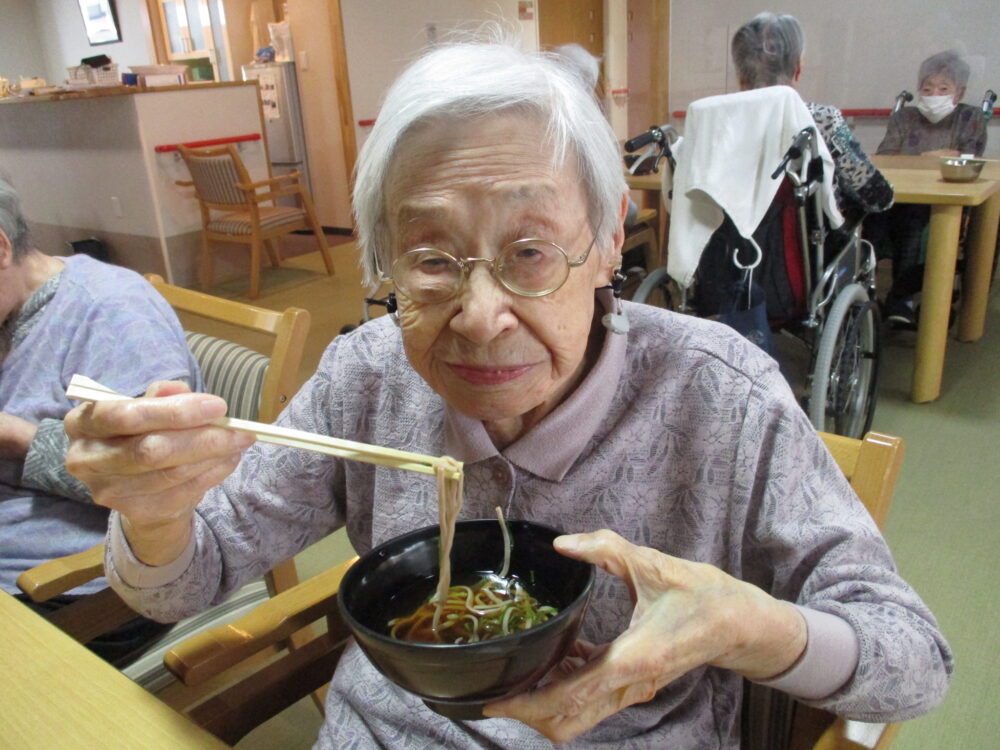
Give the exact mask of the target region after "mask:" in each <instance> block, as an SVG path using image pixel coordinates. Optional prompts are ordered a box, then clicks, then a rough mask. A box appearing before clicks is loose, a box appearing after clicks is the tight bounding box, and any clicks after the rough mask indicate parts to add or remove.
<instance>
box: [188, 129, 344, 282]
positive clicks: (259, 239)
mask: <svg viewBox="0 0 1000 750" xmlns="http://www.w3.org/2000/svg"><path fill="white" fill-rule="evenodd" d="M177 149H178V151H179V152H180V154H181V156H182V157H183V159H184V162H185V164H187V168H188V171H189V172H190V173H191V181H190V182H187V181H178V182H177V184H178V185H182V186H185V187H189V186H192V185H193V186H194V192H195V196H196V197H197V198H198V202H199V204H200V206H201V255H200V257H199V261H198V281H199V283H200V284H201V287H202V289H208V288H210V287H211V285H212V256H211V242H213V241H215V242H235V243H240V244H244V245H249V246H250V290H249V292H248V296H249V297H250V299H256V298H257V295H258V294H259V293H260V266H261V251H262V250H264V249H266V251H267V254H268V257H269V258H270V260H271V264H272V265H273V266H275V267H277V266H278V265H279V263H280V259H281V253H280V248H278V246H277V244H276V242H275V241H276V238H278V237H280V236H282V235H286V234H288V233H290V232H293V231H295V230H298V229H309V230H311V231H312V233H313V235H314V236H315V237H316V245H317V248H318V249H319V251H320V254H321V255H322V256H323V263H324V264H325V265H326V272H327V273H328V274H330V275H333V260H332V258H331V257H330V250H329V247H328V246H327V244H326V236H325V235H324V234H323V228H322V227H321V226H320V223H319V219H317V218H316V210H315V209H314V208H313V202H312V198H311V197H310V196H309V191H308V190H307V189H306V187H305V185H304V184H302V181H301V175H300V174H299V173H298V172H292V173H291V174H287V175H281V176H279V177H272V178H270V179H267V180H261V181H260V182H251V180H250V175H249V173H248V172H247V169H246V166H244V164H243V160H242V159H241V158H240V155H239V152H238V151H237V150H236V147H235V146H233V145H232V144H226V145H224V146H219V147H213V148H200V149H192V148H188V147H186V146H183V145H179V146H178V147H177ZM283 196H297V198H298V200H299V202H300V204H301V205H300V206H299V207H294V206H281V205H278V202H277V201H278V198H281V197H283ZM265 203H273V205H264V204H265ZM213 212H215V213H213Z"/></svg>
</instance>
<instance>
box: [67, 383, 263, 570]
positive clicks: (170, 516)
mask: <svg viewBox="0 0 1000 750" xmlns="http://www.w3.org/2000/svg"><path fill="white" fill-rule="evenodd" d="M225 413H226V403H225V401H223V400H222V399H221V398H219V397H218V396H212V395H210V394H206V393H191V392H190V391H189V389H188V387H187V385H185V384H184V383H179V382H158V383H153V384H152V385H151V386H150V387H149V390H147V391H146V395H145V396H143V397H142V398H138V399H133V400H131V401H105V402H101V403H87V404H82V405H80V406H78V407H76V408H74V409H73V410H72V411H70V412H69V413H68V414H67V415H66V418H65V420H64V424H65V427H66V433H67V435H69V438H70V447H69V452H68V453H67V455H66V468H67V469H68V470H69V472H70V473H71V474H73V475H74V476H75V477H77V478H78V479H79V480H81V481H82V482H84V483H85V484H86V485H87V486H88V487H89V488H90V490H91V493H92V495H93V498H94V502H96V503H98V504H99V505H103V506H106V507H108V508H111V509H113V510H117V511H119V512H120V513H121V514H122V529H123V530H124V532H125V536H126V538H127V539H128V542H129V545H130V546H131V548H132V552H133V553H134V554H135V555H136V557H138V558H139V560H141V561H142V562H143V563H145V564H147V565H166V564H167V563H169V562H172V561H173V560H175V559H176V558H177V557H178V556H179V555H180V554H181V552H183V551H184V548H185V547H186V546H187V544H188V541H189V539H190V536H191V519H192V516H193V515H194V509H195V506H197V505H198V503H199V502H200V501H201V498H202V496H203V495H204V494H205V492H206V491H208V489H209V488H211V487H214V486H215V485H217V484H219V483H220V482H221V481H222V480H223V479H225V478H226V477H227V476H229V474H231V473H232V471H233V469H235V468H236V466H237V464H239V462H240V454H241V453H242V451H244V450H245V449H246V448H248V447H249V446H250V445H251V444H252V443H253V441H254V438H253V436H252V435H249V434H246V433H241V432H235V431H233V430H227V429H224V428H222V427H217V426H213V425H211V424H210V423H211V421H212V420H214V419H217V418H218V417H222V416H225Z"/></svg>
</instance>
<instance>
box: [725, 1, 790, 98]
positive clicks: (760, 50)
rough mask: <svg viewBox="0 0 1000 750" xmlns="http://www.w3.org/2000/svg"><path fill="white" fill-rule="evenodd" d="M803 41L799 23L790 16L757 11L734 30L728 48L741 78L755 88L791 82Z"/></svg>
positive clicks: (745, 83)
mask: <svg viewBox="0 0 1000 750" xmlns="http://www.w3.org/2000/svg"><path fill="white" fill-rule="evenodd" d="M805 44H806V41H805V34H804V33H803V32H802V26H801V24H799V22H798V20H797V19H796V18H795V17H794V16H790V15H788V14H787V13H781V14H779V13H759V14H757V15H756V16H754V17H753V18H752V19H750V20H749V21H747V22H746V23H745V24H743V25H742V26H740V28H738V29H737V30H736V33H735V34H733V41H732V43H731V44H730V49H731V50H732V54H733V64H734V65H735V66H736V72H737V73H738V74H739V76H740V79H741V82H742V83H743V84H744V85H745V86H746V87H747V88H751V89H759V88H763V87H765V86H777V85H779V84H784V85H786V86H787V85H791V83H792V79H793V78H794V77H795V66H796V65H797V64H798V62H799V58H800V57H802V52H803V50H804V49H805Z"/></svg>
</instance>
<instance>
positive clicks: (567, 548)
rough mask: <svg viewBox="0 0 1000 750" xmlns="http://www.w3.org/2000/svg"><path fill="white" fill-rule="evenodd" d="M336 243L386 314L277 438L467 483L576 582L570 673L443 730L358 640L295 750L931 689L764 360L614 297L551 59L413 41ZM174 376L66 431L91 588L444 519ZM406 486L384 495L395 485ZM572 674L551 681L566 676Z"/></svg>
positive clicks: (153, 594)
mask: <svg viewBox="0 0 1000 750" xmlns="http://www.w3.org/2000/svg"><path fill="white" fill-rule="evenodd" d="M354 201H355V212H356V218H357V226H358V232H359V238H360V239H359V241H360V243H361V246H362V247H363V253H364V259H365V264H366V268H367V269H368V272H369V275H370V276H375V275H376V274H377V273H378V272H379V270H382V271H384V272H386V273H387V274H388V276H389V278H390V279H391V281H392V283H393V284H394V287H395V294H396V295H398V297H397V301H398V310H396V311H395V312H394V313H393V315H392V316H385V317H383V318H380V319H377V320H375V321H372V322H369V323H366V324H365V325H363V326H360V327H359V328H358V329H357V330H355V331H353V332H352V333H350V334H348V335H346V336H339V337H337V338H336V339H335V340H334V341H333V342H332V343H331V345H330V346H329V347H328V348H327V350H326V352H325V353H324V355H323V358H322V360H321V362H320V364H319V368H318V370H317V372H316V374H315V375H314V376H313V377H312V378H311V379H310V380H309V381H308V382H307V383H306V385H305V386H303V388H302V390H300V391H299V393H298V394H297V395H296V396H295V397H294V399H293V400H292V401H291V402H290V404H289V406H288V407H287V408H286V409H285V411H284V412H283V414H282V416H281V418H280V419H279V423H280V424H284V425H288V426H294V427H297V428H299V429H303V430H308V431H312V432H318V433H322V434H326V435H332V436H338V437H345V438H351V439H354V440H359V441H364V442H367V443H374V444H378V445H384V446H390V447H393V448H400V449H406V450H411V451H419V452H421V453H425V454H432V455H442V454H448V455H452V456H454V457H456V458H457V459H459V460H461V461H463V462H465V495H466V499H465V506H464V509H463V511H462V517H465V518H477V517H479V518H485V517H489V516H491V515H492V511H493V508H494V507H495V506H497V505H499V506H502V507H503V508H504V510H505V512H506V515H507V516H508V517H510V518H524V519H530V520H533V521H537V522H540V523H543V524H548V525H551V526H554V527H557V528H560V529H562V530H564V531H566V532H568V535H566V536H562V537H560V538H559V539H558V540H557V543H556V546H557V549H558V550H559V551H560V552H561V553H563V554H565V555H568V556H571V557H574V558H579V559H583V560H586V561H590V562H593V563H595V564H596V565H597V566H599V567H600V568H601V569H603V570H602V571H600V572H599V573H598V580H597V582H596V584H595V589H594V592H593V596H592V599H591V604H590V607H589V610H588V612H587V615H586V617H585V620H584V623H583V626H582V637H583V638H585V639H586V640H587V641H588V642H590V643H592V644H600V645H599V646H597V647H587V646H586V645H584V644H582V643H581V646H580V649H579V652H580V653H581V654H584V656H582V657H580V656H578V657H577V658H583V659H586V662H587V663H586V665H585V666H582V667H581V668H579V669H576V670H570V671H569V673H567V671H566V670H561V672H560V676H559V678H557V679H554V680H553V681H551V682H549V683H548V684H546V685H545V686H544V687H540V688H538V689H536V690H534V691H532V692H529V693H525V694H521V695H518V696H515V697H512V698H508V699H506V700H504V701H501V702H496V703H493V704H490V705H489V706H487V709H486V713H487V715H488V716H490V717H491V718H488V719H485V720H482V721H478V722H457V721H450V720H448V719H446V718H443V717H441V716H439V715H437V714H435V713H433V712H431V711H430V710H429V709H428V708H427V707H426V706H425V705H424V703H423V702H422V701H421V700H420V699H419V698H417V697H416V696H413V695H410V694H408V693H406V692H405V691H403V690H401V689H399V688H397V687H396V686H394V685H393V684H392V683H390V682H389V681H388V680H386V679H385V678H384V677H383V676H382V675H381V674H380V673H379V672H377V671H376V669H375V668H374V667H373V666H372V664H371V663H370V662H369V661H368V659H367V658H366V657H365V656H364V655H363V653H362V652H361V651H360V649H358V648H357V647H356V646H355V645H352V646H349V647H348V649H347V651H346V652H345V653H344V655H343V657H342V658H341V660H340V663H339V665H338V667H337V670H336V673H335V675H334V677H333V682H332V685H331V689H330V691H329V697H328V700H327V706H326V719H325V723H324V725H323V727H322V730H321V733H320V737H319V741H318V744H317V747H320V748H331V749H332V748H343V747H376V746H378V747H429V746H437V747H489V748H497V747H505V748H515V747H516V748H547V747H551V746H552V745H551V743H552V742H553V741H555V742H565V741H569V740H573V745H572V746H573V747H598V746H600V747H616V748H640V747H646V748H648V747H670V748H678V749H680V748H706V747H720V748H736V747H738V746H739V720H738V717H739V706H740V696H741V694H742V690H743V678H744V677H747V678H750V679H752V680H758V681H762V682H765V683H767V684H770V685H774V686H775V687H777V688H780V689H782V690H786V691H788V692H789V693H791V694H792V695H795V696H798V697H801V698H804V699H807V700H810V701H812V702H815V703H816V704H817V705H819V706H823V707H825V708H829V709H831V710H833V711H836V712H839V713H843V714H847V715H853V716H859V717H864V718H865V719H866V720H873V721H877V720H895V719H904V718H908V717H911V716H916V715H917V714H920V713H923V712H925V711H927V710H929V709H930V708H931V707H933V706H934V705H935V704H937V703H938V702H939V701H940V700H941V699H942V697H943V695H944V693H945V691H946V689H947V686H948V681H949V674H950V673H951V670H952V656H951V652H950V650H949V647H948V645H947V644H946V642H945V640H944V639H943V637H942V636H941V634H940V633H939V632H938V628H937V625H936V624H935V621H934V618H933V616H932V615H931V613H930V612H929V611H928V609H927V607H926V606H925V605H924V604H923V602H922V601H921V600H920V598H919V596H918V595H917V594H916V593H915V592H914V591H913V590H912V589H911V588H910V587H909V586H908V585H907V584H906V583H905V582H904V581H903V580H902V579H901V578H900V577H899V576H898V574H897V573H896V571H895V568H894V566H893V562H892V558H891V556H890V554H889V550H888V548H887V547H886V544H885V542H884V541H883V539H882V537H881V536H880V534H879V532H878V530H877V528H876V527H875V525H874V523H873V522H872V519H871V517H870V516H869V515H868V513H867V512H866V511H865V509H864V507H863V505H862V504H861V503H860V501H859V500H858V499H857V497H856V496H855V495H854V494H853V493H852V491H851V489H850V487H849V485H848V484H847V483H846V481H845V479H844V477H843V475H842V474H841V473H840V471H839V470H838V468H837V465H836V463H835V462H834V461H833V459H832V458H831V457H830V455H829V453H827V451H826V450H825V448H824V446H823V443H822V441H821V440H820V438H819V436H818V435H817V434H816V432H815V430H813V428H812V426H811V425H810V423H809V420H808V419H807V418H806V416H805V415H804V414H803V413H802V411H801V410H800V409H799V407H798V405H797V404H796V401H795V398H794V396H793V395H792V393H791V391H790V390H789V388H788V386H787V385H786V384H785V382H784V380H783V378H782V376H781V374H780V372H779V371H778V368H777V366H776V365H775V362H774V361H773V360H772V359H770V358H769V357H767V356H765V355H763V354H762V353H761V352H760V350H759V349H757V348H756V347H755V346H753V345H752V344H750V343H748V342H747V341H745V340H744V339H743V338H741V337H740V336H738V335H737V334H736V333H735V332H733V331H732V330H731V329H729V328H728V327H726V326H723V325H720V324H716V323H712V322H709V321H705V320H697V319H694V318H691V317H687V316H681V315H676V314H673V313H670V312H667V311H665V310H661V309H657V308H653V307H648V306H646V305H639V304H630V303H627V302H622V301H620V300H618V299H615V297H614V296H613V293H612V291H611V290H610V289H609V288H608V285H609V282H610V281H611V279H612V276H613V273H614V270H615V268H616V266H617V265H618V264H619V249H620V247H621V243H622V217H623V215H624V212H625V207H626V202H627V186H626V185H625V182H624V179H623V173H622V169H621V162H620V156H619V149H618V144H617V141H616V139H615V135H614V133H613V132H612V130H611V128H610V126H609V125H608V123H607V121H606V120H605V118H604V117H603V116H602V114H601V112H600V109H599V107H598V106H597V104H596V102H595V100H594V97H593V95H592V94H591V92H590V91H588V90H587V89H586V87H585V84H583V82H582V81H581V79H580V77H579V76H578V75H576V74H575V73H574V72H573V71H572V70H570V68H569V67H568V66H567V64H566V63H565V61H564V60H561V59H560V58H559V57H558V56H551V55H544V54H541V55H540V54H529V53H525V52H523V51H521V50H519V49H518V48H517V47H516V46H514V45H512V44H507V43H497V42H466V43H452V44H446V45H440V46H436V47H434V48H433V49H432V50H431V51H429V52H428V53H427V54H426V55H425V56H424V57H422V58H421V59H419V60H418V61H416V62H415V63H413V64H412V65H411V66H410V67H409V68H408V69H407V70H406V71H405V72H404V73H403V74H402V75H401V77H400V78H399V80H398V81H397V82H396V83H395V84H394V85H393V87H392V88H391V89H390V90H389V92H388V93H387V96H386V99H385V103H384V105H383V107H382V109H381V111H380V112H379V117H378V120H377V122H376V124H375V127H374V128H373V130H372V133H371V136H370V137H369V138H368V140H367V141H366V143H365V145H364V148H363V149H362V151H361V153H360V155H359V162H358V172H357V181H356V185H355V195H354ZM224 409H225V405H224V404H223V403H222V402H221V401H220V400H219V399H217V398H214V397H212V396H209V395H204V394H193V395H192V394H188V393H187V388H185V387H184V386H183V385H181V384H158V385H156V386H155V387H153V388H151V389H150V391H149V392H148V394H147V397H146V398H143V399H139V400H137V401H134V402H129V403H98V404H90V405H86V406H83V407H81V408H79V409H77V410H76V411H74V412H73V414H72V417H71V420H70V427H69V429H70V432H71V435H72V437H73V444H72V447H71V449H70V456H69V458H68V462H69V465H70V468H71V470H72V471H73V472H74V473H75V474H76V475H77V476H78V477H79V478H81V479H83V480H84V481H86V482H87V483H88V484H89V485H90V486H91V488H92V490H93V492H94V496H95V498H96V499H97V501H98V502H101V503H105V504H107V505H108V506H109V507H111V508H114V509H115V512H114V513H113V514H112V520H111V529H110V544H109V545H108V550H109V554H108V557H107V559H106V565H107V568H108V576H109V577H110V579H111V580H113V581H114V584H113V585H114V586H115V588H116V589H117V590H118V591H119V592H120V593H121V594H122V596H124V597H125V598H126V600H127V601H129V602H130V603H131V604H132V605H133V606H135V607H138V608H140V609H141V610H142V611H144V612H146V613H148V614H149V615H150V616H152V617H155V618H163V619H175V618H177V617H180V616H184V615H187V614H190V613H192V612H194V611H196V610H199V609H201V608H204V607H207V606H209V605H210V604H211V603H212V602H217V601H220V600H221V599H223V598H224V597H226V596H227V595H228V594H229V593H230V592H232V591H234V590H235V589H236V588H237V587H238V586H239V585H240V584H241V583H242V582H244V581H246V580H248V579H250V578H252V577H253V576H256V575H260V573H261V572H263V571H264V570H266V569H267V568H269V567H270V566H271V565H273V564H274V563H275V562H277V561H279V560H281V559H284V558H288V557H290V556H291V555H293V554H295V553H296V552H298V551H299V550H301V549H303V548H304V547H306V546H307V545H309V544H310V543H312V542H314V541H315V540H317V539H319V538H321V537H323V536H324V535H326V534H328V533H330V532H331V531H332V530H333V529H336V528H338V527H340V526H346V527H347V531H348V534H349V537H350V539H351V542H352V544H353V545H354V547H355V548H356V549H357V550H358V551H359V552H361V553H364V552H367V551H368V550H370V549H372V547H373V546H374V545H378V544H380V543H382V542H384V541H386V540H388V539H390V538H393V537H396V536H398V535H400V534H403V533H405V532H409V531H412V530H414V529H416V528H419V527H423V526H427V525H432V524H434V523H436V519H437V507H436V496H437V491H436V486H435V481H434V479H433V478H432V477H424V476H423V475H417V476H414V475H410V474H406V473H405V472H399V471H397V470H394V469H389V468H385V467H379V466H373V465H370V464H366V463H358V462H351V461H345V460H342V459H339V458H335V457H331V456H325V455H319V454H316V453H310V452H304V451H295V450H292V449H289V448H285V447H278V446H274V445H264V444H256V445H251V441H252V438H250V437H249V436H247V435H244V434H238V433H235V432H231V431H227V430H224V429H221V428H219V427H215V426H211V425H210V424H209V423H210V420H212V419H214V418H215V417H218V416H220V415H221V414H222V413H223V410H224ZM404 474H405V475H404ZM564 666H569V665H564Z"/></svg>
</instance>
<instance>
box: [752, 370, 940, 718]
mask: <svg viewBox="0 0 1000 750" xmlns="http://www.w3.org/2000/svg"><path fill="white" fill-rule="evenodd" d="M776 377H780V376H778V375H776V374H774V373H767V374H765V375H764V376H762V378H761V379H760V380H759V381H758V382H757V383H755V385H754V388H753V390H752V392H751V398H750V405H749V408H748V410H747V415H746V419H745V423H744V426H743V431H742V436H741V439H740V441H739V448H738V457H737V465H738V467H739V468H738V473H737V476H738V477H741V478H740V479H739V480H738V482H739V483H740V484H744V483H745V486H746V487H749V488H752V489H751V490H749V492H748V496H749V497H750V498H751V500H750V503H751V508H750V512H749V513H748V515H747V519H748V521H747V527H746V530H745V532H744V533H745V537H746V539H745V544H744V549H745V550H746V551H747V554H746V558H745V564H746V566H747V573H748V577H749V578H751V579H755V580H756V582H757V583H758V584H759V585H761V586H762V587H764V588H765V589H767V590H769V592H770V593H771V594H772V595H773V596H775V597H778V598H780V599H784V600H787V601H792V602H794V603H796V604H797V605H799V606H801V607H805V608H808V609H812V610H816V611H818V612H825V613H827V614H830V615H834V616H836V617H838V618H840V619H841V620H843V621H845V622H847V623H848V624H849V625H850V627H851V628H852V629H853V630H854V633H855V634H856V636H857V642H858V659H857V665H856V667H855V669H854V670H853V672H852V673H851V674H850V676H849V677H848V678H847V680H846V681H845V682H844V684H843V685H842V686H841V687H840V688H839V689H838V690H836V691H834V692H833V693H831V694H829V695H826V696H821V697H818V698H817V697H815V696H812V698H813V700H810V701H808V702H810V703H812V704H814V705H816V706H819V707H821V708H824V709H827V710H829V711H832V712H834V713H837V714H840V715H843V716H847V717H849V718H854V719H858V720H861V721H874V722H884V721H900V720H904V719H909V718H912V717H914V716H917V715H920V714H922V713H925V712H926V711H928V710H930V709H931V708H933V707H934V706H935V705H937V704H938V703H939V702H940V701H941V700H942V699H943V697H944V695H945V693H946V691H947V688H948V684H949V681H950V677H951V674H952V671H953V667H954V662H953V657H952V652H951V649H950V647H949V646H948V644H947V642H946V641H945V639H944V637H943V636H942V635H941V633H940V631H939V629H938V626H937V622H936V621H935V619H934V616H933V615H932V614H931V612H930V611H929V609H928V608H927V606H926V605H925V604H924V602H923V601H922V600H921V599H920V597H919V596H918V595H917V593H916V592H915V591H914V590H913V589H912V588H911V587H910V586H909V585H908V584H907V583H906V582H905V581H904V580H903V579H902V578H901V577H900V576H899V574H898V573H897V571H896V567H895V564H894V562H893V560H892V556H891V554H890V552H889V549H888V547H887V545H886V543H885V540H884V539H883V538H882V535H881V533H880V532H879V530H878V528H877V527H876V526H875V523H874V521H873V520H872V518H871V516H870V515H869V514H868V512H867V510H866V509H865V507H864V505H863V504H862V503H861V501H860V500H859V499H858V498H857V496H856V495H855V494H854V492H853V490H852V489H851V488H850V486H849V485H848V484H847V482H846V480H845V479H844V476H843V474H842V473H841V472H840V471H839V469H838V468H837V466H836V463H835V462H834V460H833V458H832V457H831V456H830V454H829V452H828V451H827V450H826V448H825V446H824V445H823V442H822V440H820V438H819V437H818V435H817V433H816V431H815V429H814V428H813V427H812V425H811V424H810V423H809V421H808V419H807V418H806V416H805V415H804V414H803V413H802V411H801V410H800V409H798V408H797V407H795V406H794V405H793V404H787V403H783V401H782V400H780V399H778V400H776V399H774V398H773V396H769V395H768V394H773V393H774V392H775V390H776V388H779V387H780V385H776V384H775V383H772V382H768V381H769V380H774V379H775V378H776Z"/></svg>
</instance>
